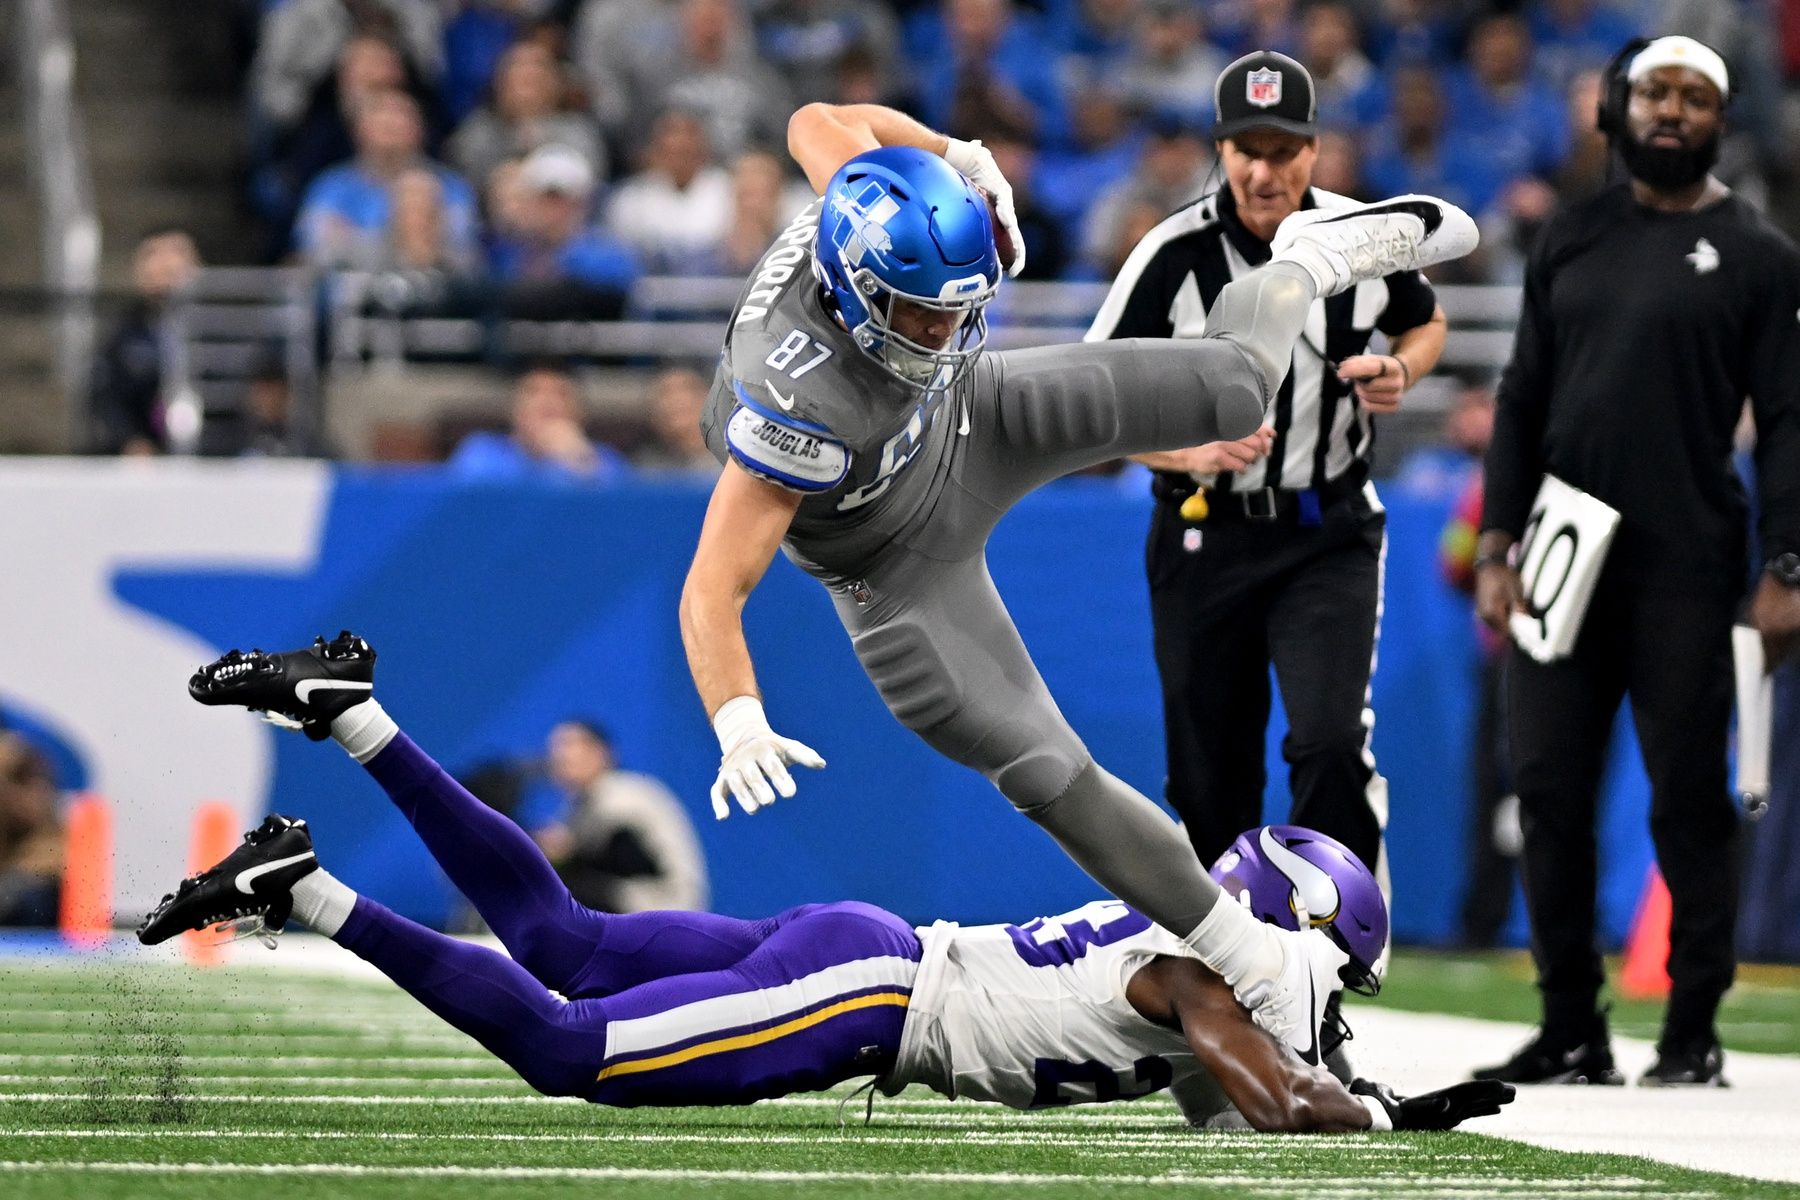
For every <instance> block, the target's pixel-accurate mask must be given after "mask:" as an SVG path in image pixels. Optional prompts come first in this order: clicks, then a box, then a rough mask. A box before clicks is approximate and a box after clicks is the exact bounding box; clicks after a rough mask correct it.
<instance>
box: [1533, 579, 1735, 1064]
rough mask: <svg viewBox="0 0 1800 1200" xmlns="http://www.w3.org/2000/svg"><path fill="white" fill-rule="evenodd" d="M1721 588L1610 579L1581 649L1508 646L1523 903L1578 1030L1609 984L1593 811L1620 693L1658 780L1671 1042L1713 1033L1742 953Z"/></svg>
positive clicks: (1563, 1020) (1560, 1006) (1731, 602)
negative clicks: (1668, 905)
mask: <svg viewBox="0 0 1800 1200" xmlns="http://www.w3.org/2000/svg"><path fill="white" fill-rule="evenodd" d="M1735 609H1736V601H1735V599H1734V598H1733V597H1731V596H1730V595H1728V594H1724V593H1718V594H1705V593H1698V594H1697V593H1691V592H1674V591H1653V590H1650V589H1649V588H1648V587H1646V586H1645V585H1644V584H1643V583H1641V582H1638V581H1632V580H1627V579H1624V578H1622V577H1621V576H1620V574H1619V573H1618V572H1615V571H1608V572H1606V573H1605V574H1603V575H1602V577H1601V581H1600V586H1599V587H1598V588H1597V589H1596V591H1595V594H1594V598H1593V602H1592V604H1591V606H1590V607H1589V609H1588V613H1587V617H1586V619H1585V621H1584V622H1583V623H1582V630H1581V636H1580V638H1579V639H1578V640H1577V642H1576V644H1575V650H1574V653H1573V654H1571V655H1570V656H1569V657H1568V658H1566V659H1563V660H1561V661H1559V662H1555V663H1549V664H1544V663H1538V662H1534V661H1532V660H1531V659H1530V658H1529V657H1528V656H1526V655H1524V654H1517V653H1516V654H1514V655H1513V656H1512V662H1511V667H1510V679H1509V682H1508V689H1507V692H1508V695H1507V707H1508V720H1509V722H1510V725H1511V730H1512V753H1513V769H1514V783H1515V785H1516V786H1517V789H1518V793H1519V814H1520V819H1521V823H1522V825H1523V827H1524V834H1525V847H1524V855H1523V869H1524V880H1525V902H1526V907H1527V909H1528V911H1529V913H1530V917H1531V949H1532V956H1533V957H1534V958H1535V959H1536V961H1537V970H1538V987H1539V988H1540V990H1541V991H1542V992H1543V1001H1544V1019H1545V1023H1546V1024H1547V1025H1548V1026H1551V1027H1553V1028H1556V1029H1558V1030H1560V1031H1563V1032H1567V1033H1573V1034H1576V1035H1581V1034H1583V1033H1584V1032H1585V1030H1586V1028H1587V1022H1589V1021H1590V1020H1591V1019H1592V1016H1593V1013H1594V1009H1595V1003H1596V998H1597V997H1598V995H1599V991H1600V987H1601V985H1602V984H1603V983H1604V981H1605V973H1604V967H1603V965H1602V963H1601V959H1600V951H1599V949H1598V947H1597V946H1596V945H1595V904H1596V897H1595V888H1596V878H1597V861H1596V851H1597V847H1596V839H1595V819H1596V816H1597V806H1598V796H1599V789H1600V778H1601V773H1602V771H1603V769H1604V767H1605V763H1606V750H1607V745H1608V742H1609V740H1610V737H1611V733H1612V727H1613V721H1614V718H1615V716H1616V715H1617V713H1618V710H1619V702H1620V700H1621V698H1622V697H1624V696H1627V695H1628V696H1630V697H1631V713H1632V720H1633V722H1634V723H1635V724H1636V726H1637V735H1638V742H1639V745H1640V746H1641V747H1642V750H1643V755H1644V768H1645V771H1646V773H1647V774H1648V775H1649V777H1650V834H1651V838H1652V840H1653V841H1654V843H1655V845H1656V860H1657V863H1658V865H1660V866H1661V868H1662V873H1663V878H1664V879H1665V880H1666V881H1667V882H1668V885H1669V896H1670V899H1671V901H1672V903H1673V908H1674V915H1673V920H1672V923H1671V928H1670V931H1669V976H1670V979H1671V980H1672V981H1673V988H1672V989H1671V991H1670V995H1669V1008H1668V1012H1667V1014H1666V1016H1665V1019H1664V1025H1663V1039H1664V1042H1665V1044H1682V1043H1686V1042H1691V1041H1698V1040H1700V1039H1702V1038H1706V1037H1709V1036H1711V1033H1712V1029H1713V1017H1714V1014H1715V1013H1716V1012H1717V1010H1718V1006H1719V1000H1720V998H1721V997H1723V996H1724V994H1725V991H1726V989H1727V988H1729V987H1730V986H1731V981H1732V976H1733V973H1734V970H1735V965H1736V956H1735V954H1734V949H1733V936H1734V933H1735V930H1736V928H1737V904H1738V873H1739V863H1738V816H1737V807H1736V805H1734V804H1733V803H1732V799H1731V795H1730V793H1729V791H1728V790H1727V782H1726V766H1725V745H1726V736H1727V727H1728V724H1729V721H1730V717H1731V706H1732V689H1733V684H1732V667H1731V624H1732V618H1733V614H1734V612H1735Z"/></svg>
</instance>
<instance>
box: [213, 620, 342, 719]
mask: <svg viewBox="0 0 1800 1200" xmlns="http://www.w3.org/2000/svg"><path fill="white" fill-rule="evenodd" d="M374 690H375V650H374V648H373V647H371V646H370V645H369V643H367V642H365V641H364V640H363V639H361V638H359V637H357V636H356V635H355V634H354V633H351V632H350V631H349V630H348V629H346V630H344V631H343V632H342V633H340V634H338V635H337V637H335V638H333V639H332V640H331V641H329V642H327V641H326V640H325V639H324V637H322V636H321V637H316V638H314V639H313V644H312V645H311V646H310V647H308V648H307V649H305V650H290V651H288V652H286V653H285V654H269V653H267V652H265V651H262V650H252V651H250V653H248V654H244V653H242V652H240V651H237V650H233V651H231V652H230V653H228V654H226V655H225V656H224V657H223V658H220V659H217V660H215V661H213V662H210V663H207V664H206V665H205V666H204V667H201V668H200V669H199V670H198V671H195V672H194V677H193V678H192V679H189V680H188V695H190V696H192V697H193V698H194V699H196V700H198V701H199V702H200V703H202V704H236V705H239V706H241V707H243V708H248V709H251V710H252V711H254V712H259V713H261V714H263V716H264V718H265V719H266V720H268V721H269V722H270V723H271V724H274V725H280V726H282V727H284V728H287V729H298V730H301V731H302V732H303V733H305V734H306V736H307V737H309V738H311V739H312V740H313V741H315V742H322V741H324V740H325V739H326V738H328V737H330V736H331V722H332V719H333V718H334V717H336V716H337V715H338V714H339V713H341V712H343V711H344V710H345V709H347V708H349V707H350V706H351V705H353V704H360V703H361V702H362V701H364V700H367V699H368V698H369V697H370V696H371V695H372V694H374Z"/></svg>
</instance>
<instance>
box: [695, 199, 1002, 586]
mask: <svg viewBox="0 0 1800 1200" xmlns="http://www.w3.org/2000/svg"><path fill="white" fill-rule="evenodd" d="M819 205H820V202H818V201H814V202H813V203H812V204H810V205H808V206H807V207H806V209H805V210H804V211H802V212H801V213H800V215H799V216H797V217H795V218H794V220H793V221H792V223H790V224H789V225H788V227H787V228H786V229H785V230H784V231H782V234H781V236H780V237H778V238H776V239H775V244H774V245H773V246H771V247H770V248H769V250H768V251H767V253H765V254H764V255H763V257H762V260H761V261H760V262H758V263H757V265H756V269H755V271H754V272H752V274H751V277H750V281H749V282H748V283H747V284H746V285H745V287H744V290H743V292H742V294H741V295H740V296H739V297H738V301H737V304H736V305H735V306H734V308H733V310H732V314H731V325H730V328H729V329H728V330H727V331H726V334H725V348H724V352H723V354H722V356H721V358H720V362H719V370H718V374H717V375H716V376H715V377H714V379H713V386H712V394H711V396H710V397H709V399H708V402H707V406H706V411H705V413H704V415H703V416H702V417H701V421H700V427H701V431H702V432H703V433H704V434H705V436H706V444H707V446H708V447H709V448H710V449H711V450H712V453H713V455H714V457H716V458H717V459H718V460H719V461H720V462H725V461H726V460H727V459H728V458H729V459H735V460H736V461H737V463H738V465H740V466H741V467H743V468H744V469H745V470H747V471H749V472H751V473H752V474H754V475H756V476H758V477H759V478H762V479H765V480H768V481H769V482H771V483H774V484H777V485H779V486H781V487H784V488H789V489H791V490H794V491H797V492H801V493H803V494H804V496H805V499H803V500H802V501H801V502H800V508H799V510H798V512H796V513H795V515H794V521H793V524H792V525H791V526H789V528H788V533H787V538H786V540H785V543H784V545H785V548H786V549H787V551H788V554H789V556H790V557H791V558H793V559H794V560H795V561H796V562H798V563H799V564H800V565H801V566H803V567H805V568H806V569H807V570H809V571H811V572H812V573H813V574H815V575H817V576H819V577H820V578H823V579H825V580H826V581H827V582H832V583H842V582H845V581H847V580H849V579H852V578H854V577H855V576H856V573H857V571H858V569H859V567H860V566H861V565H862V564H863V563H866V562H867V561H868V559H869V557H870V556H871V555H873V554H874V553H875V552H876V551H878V550H880V549H881V548H882V547H884V546H886V545H888V544H889V543H890V542H892V541H893V539H894V538H895V537H896V535H898V534H899V533H900V531H901V530H902V529H904V528H905V527H906V526H907V525H908V524H910V523H911V522H912V521H913V520H915V519H916V517H917V516H918V514H919V513H920V511H921V509H924V508H926V507H928V506H929V504H930V501H931V498H932V496H933V495H934V494H935V493H936V492H937V490H939V489H940V488H941V486H942V480H943V474H944V469H945V463H946V460H947V458H948V456H949V454H950V451H951V448H952V436H953V430H952V426H953V425H954V424H955V421H954V419H953V417H951V415H950V414H951V413H952V411H953V410H954V409H955V408H956V403H955V401H956V396H955V395H952V394H950V393H947V392H945V391H942V390H939V391H932V392H929V393H922V392H920V390H919V389H917V388H915V387H909V386H908V385H906V384H904V383H902V382H901V381H900V380H898V379H896V378H895V377H894V376H892V375H891V374H889V373H888V372H887V371H886V370H885V369H883V368H882V367H881V366H880V365H879V364H878V363H876V362H875V361H874V360H873V359H872V358H870V357H869V356H868V355H867V354H865V353H863V351H862V350H860V349H859V348H858V347H857V345H856V342H855V340H854V339H852V338H851V336H850V334H849V333H848V332H847V331H846V330H845V329H844V327H843V326H842V325H840V324H839V323H838V321H837V320H836V318H835V317H833V316H832V314H831V313H830V312H829V311H828V310H827V309H826V307H825V302H824V300H823V298H822V297H821V295H820V288H819V284H818V281H817V279H816V277H815V276H814V274H813V270H812V244H813V238H814V235H815V233H816V231H817V229H818V222H819ZM978 373H980V365H979V364H978V368H977V370H976V371H971V372H969V374H968V375H967V376H965V378H964V381H963V382H962V383H961V384H960V385H959V386H958V392H959V393H960V392H961V391H962V389H964V388H967V387H969V386H971V382H970V381H971V380H972V379H973V377H974V376H975V375H977V374H978Z"/></svg>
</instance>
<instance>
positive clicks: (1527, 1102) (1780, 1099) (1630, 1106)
mask: <svg viewBox="0 0 1800 1200" xmlns="http://www.w3.org/2000/svg"><path fill="white" fill-rule="evenodd" d="M1349 1017H1350V1023H1351V1025H1352V1027H1353V1028H1354V1029H1355V1031H1356V1040H1355V1041H1353V1042H1351V1043H1350V1046H1349V1051H1350V1056H1351V1061H1353V1062H1354V1063H1355V1064H1356V1069H1357V1070H1358V1071H1359V1072H1360V1073H1362V1074H1364V1075H1367V1076H1369V1077H1370V1078H1372V1079H1380V1080H1383V1081H1385V1082H1388V1083H1391V1084H1393V1085H1394V1087H1395V1088H1396V1089H1397V1090H1399V1091H1400V1092H1401V1093H1402V1094H1405V1093H1408V1092H1420V1091H1429V1090H1431V1089H1433V1088H1438V1087H1443V1086H1444V1085H1445V1084H1448V1083H1453V1082H1455V1081H1456V1080H1459V1079H1466V1078H1468V1075H1469V1072H1470V1071H1471V1070H1473V1069H1474V1068H1475V1067H1479V1066H1486V1065H1489V1064H1492V1063H1497V1062H1503V1061H1505V1060H1506V1058H1508V1057H1509V1056H1510V1055H1511V1054H1512V1053H1513V1051H1515V1050H1517V1049H1518V1048H1519V1047H1520V1046H1521V1045H1523V1044H1524V1042H1525V1041H1526V1039H1527V1038H1529V1037H1530V1036H1531V1032H1532V1031H1531V1029H1529V1028H1528V1027H1526V1026H1523V1025H1513V1024H1509V1023H1506V1022H1502V1021H1477V1020H1472V1019H1469V1018H1466V1017H1449V1016H1434V1015H1429V1014H1421V1013H1405V1012H1395V1011H1392V1010H1390V1009H1383V1008H1381V1007H1379V1005H1368V1004H1359V1005H1356V1006H1355V1007H1354V1008H1352V1009H1351V1010H1350V1013H1349ZM1613 1052H1614V1054H1615V1056H1616V1057H1617V1059H1618V1063H1619V1069H1620V1070H1621V1071H1623V1072H1625V1077H1626V1079H1628V1080H1632V1081H1634V1082H1635V1080H1636V1079H1637V1077H1638V1076H1639V1075H1640V1074H1642V1073H1643V1071H1644V1069H1645V1068H1646V1067H1648V1066H1649V1065H1650V1062H1651V1059H1652V1058H1653V1057H1654V1056H1655V1051H1654V1047H1653V1046H1652V1045H1651V1044H1650V1043H1649V1042H1644V1041H1639V1040H1637V1039H1635V1038H1622V1037H1614V1038H1613ZM1725 1077H1726V1078H1727V1079H1728V1080H1730V1081H1731V1087H1729V1088H1724V1089H1719V1088H1705V1089H1696V1088H1685V1089H1676V1088H1640V1087H1636V1086H1628V1087H1622V1088H1620V1087H1527V1088H1520V1089H1519V1096H1518V1099H1517V1100H1515V1101H1514V1102H1513V1103H1512V1104H1511V1105H1509V1106H1507V1107H1506V1108H1505V1109H1504V1110H1502V1111H1501V1113H1500V1115H1499V1116H1497V1117H1486V1118H1483V1119H1482V1120H1480V1121H1475V1122H1471V1123H1470V1124H1469V1125H1468V1126H1467V1128H1468V1129H1469V1130H1470V1131H1472V1132H1476V1133H1489V1134H1496V1135H1498V1136H1500V1137H1507V1138H1513V1139H1515V1140H1517V1141H1521V1142H1529V1143H1531V1144H1532V1145H1534V1146H1545V1147H1548V1148H1550V1149H1552V1150H1573V1151H1579V1152H1583V1153H1589V1154H1636V1155H1642V1156H1643V1157H1645V1158H1650V1159H1655V1160H1656V1161H1658V1162H1665V1163H1671V1164H1673V1165H1675V1166H1682V1167H1693V1168H1696V1169H1698V1170H1702V1171H1720V1172H1724V1173H1725V1174H1729V1175H1743V1176H1748V1177H1750V1178H1753V1179H1772V1180H1781V1181H1786V1182H1800V1138H1796V1136H1795V1130H1796V1129H1800V1057H1794V1056H1790V1055H1777V1054H1739V1053H1731V1052H1727V1054H1726V1056H1725Z"/></svg>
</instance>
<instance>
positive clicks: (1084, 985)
mask: <svg viewBox="0 0 1800 1200" xmlns="http://www.w3.org/2000/svg"><path fill="white" fill-rule="evenodd" d="M919 937H920V939H921V940H922V941H923V942H924V944H925V952H924V956H923V958H922V959H921V960H920V962H919V973H918V977H917V979H916V980H915V981H914V983H913V993H912V1001H911V1003H910V1005H909V1007H908V1009H907V1016H906V1027H905V1029H904V1030H903V1031H902V1033H901V1037H900V1052H899V1057H898V1059H897V1060H896V1062H895V1064H894V1070H893V1072H892V1074H890V1075H889V1076H888V1078H887V1079H886V1080H884V1081H883V1083H882V1090H883V1091H885V1092H887V1093H888V1094H889V1095H893V1094H894V1093H896V1092H898V1091H900V1090H901V1089H902V1088H903V1087H905V1086H906V1085H907V1084H909V1083H923V1084H925V1085H927V1086H928V1087H931V1088H933V1089H934V1090H936V1091H939V1092H942V1093H943V1094H944V1095H946V1096H951V1097H959V1096H960V1097H967V1098H969V1099H973V1100H992V1101H997V1102H999V1103H1001V1104H1006V1105H1010V1106H1011V1107H1013V1108H1054V1107H1059V1106H1062V1105H1067V1104H1088V1103H1095V1102H1099V1101H1106V1100H1127V1099H1132V1098H1135V1097H1138V1096H1145V1095H1149V1094H1150V1093H1151V1092H1155V1091H1159V1090H1161V1089H1163V1088H1166V1087H1171V1086H1176V1085H1181V1084H1183V1083H1187V1084H1189V1085H1190V1086H1189V1088H1187V1089H1185V1090H1190V1091H1191V1090H1193V1088H1192V1086H1191V1085H1192V1084H1194V1083H1199V1082H1201V1081H1200V1080H1195V1079H1194V1078H1193V1077H1194V1076H1202V1077H1204V1082H1205V1083H1207V1084H1210V1083H1211V1077H1210V1076H1209V1075H1207V1074H1206V1072H1205V1071H1203V1070H1202V1068H1201V1067H1200V1064H1199V1063H1197V1062H1196V1061H1195V1060H1194V1056H1193V1052H1192V1051H1191V1050H1189V1049H1188V1044H1187V1041H1186V1039H1184V1038H1183V1037H1182V1035H1181V1032H1180V1031H1179V1030H1176V1029H1170V1028H1166V1027H1164V1026H1161V1025H1157V1024H1155V1023H1153V1022H1151V1021H1147V1020H1145V1019H1144V1018H1143V1017H1142V1016H1140V1015H1139V1014H1138V1012H1137V1010H1136V1009H1134V1008H1132V1007H1131V1004H1130V1003H1129V1002H1128V1001H1127V1000H1126V999H1125V985H1126V982H1127V981H1128V980H1130V978H1131V976H1132V975H1133V974H1134V973H1135V972H1136V971H1137V970H1138V968H1140V967H1142V966H1143V965H1144V964H1146V963H1148V962H1149V961H1150V960H1151V959H1152V958H1154V957H1156V956H1157V955H1164V954H1166V955H1181V956H1185V957H1190V958H1191V957H1193V956H1194V954H1193V951H1192V950H1190V949H1188V947H1187V946H1186V945H1185V944H1183V943H1182V942H1181V941H1180V940H1179V939H1177V938H1176V937H1175V936H1174V935H1172V934H1170V933H1168V932H1167V931H1165V930H1163V929H1161V928H1159V927H1158V926H1156V925H1153V924H1152V923H1151V922H1150V919H1149V918H1148V917H1145V916H1144V915H1143V914H1142V913H1140V912H1138V911H1137V910H1136V909H1133V908H1131V907H1130V906H1129V905H1127V904H1125V903H1124V902H1123V901H1119V900H1102V901H1096V902H1094V903H1092V904H1087V905H1083V906H1082V907H1081V908H1078V909H1076V910H1075V911H1074V912H1069V913H1064V914H1062V915H1061V916H1058V917H1040V918H1038V919H1037V920H1035V921H1030V922H1027V923H1026V924H1024V925H977V926H971V927H970V928H967V929H964V928H962V927H961V926H958V925H956V924H955V923H953V922H949V921H940V922H938V923H937V924H935V925H933V926H931V927H930V928H928V929H921V930H919ZM1203 1090H1204V1089H1203Z"/></svg>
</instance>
